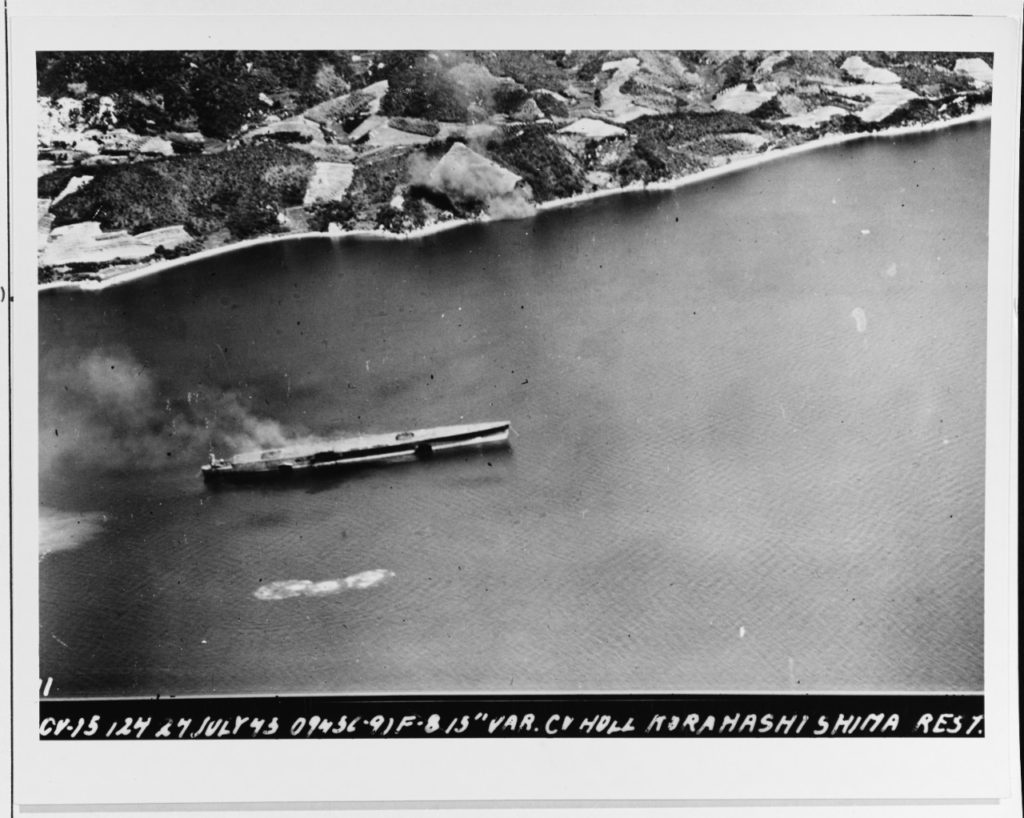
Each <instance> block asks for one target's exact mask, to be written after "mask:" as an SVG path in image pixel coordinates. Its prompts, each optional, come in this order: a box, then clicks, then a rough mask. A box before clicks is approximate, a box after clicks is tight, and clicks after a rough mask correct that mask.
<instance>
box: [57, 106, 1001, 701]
mask: <svg viewBox="0 0 1024 818" xmlns="http://www.w3.org/2000/svg"><path fill="white" fill-rule="evenodd" d="M988 169H989V128H988V125H987V124H984V123H982V124H970V125H963V126H958V127H955V128H950V129H947V130H943V131H938V132H934V133H930V134H922V135H918V136H905V137H900V138H897V139H876V140H870V141H863V142H854V143H846V144H842V145H839V146H834V147H829V148H824V149H821V150H818V151H813V152H810V153H806V154H802V155H798V156H794V157H790V158H785V159H781V160H778V161H775V162H771V163H767V164H763V165H760V166H757V167H755V168H752V169H749V170H745V171H742V172H738V173H735V174H732V175H728V176H723V177H719V178H716V179H714V180H708V181H706V182H703V183H699V184H694V185H690V186H687V187H683V188H679V189H677V190H674V191H665V192H657V193H654V192H648V193H635V194H626V195H621V196H617V197H612V198H607V199H602V200H598V201H593V202H588V203H585V204H582V205H580V206H578V207H574V208H570V209H563V210H558V211H548V212H544V213H542V214H539V215H537V216H535V217H533V218H528V219H522V220H515V221H503V222H495V223H490V224H483V225H471V226H465V227H461V228H458V229H455V230H452V231H449V232H445V233H439V234H436V235H433V236H428V237H425V238H422V239H416V240H408V241H382V240H374V239H365V238H364V239H355V238H347V239H337V238H328V237H324V238H314V239H303V240H297V241H287V242H281V243H276V244H271V245H263V246H256V247H252V248H248V249H241V250H239V251H237V252H234V253H231V254H227V255H223V256H220V257H216V258H211V259H207V260H204V261H199V262H196V263H194V264H190V265H188V266H183V267H180V268H177V269H174V270H171V271H167V272H164V273H161V274H159V275H157V276H154V277H151V278H147V279H143V280H139V281H136V282H132V283H128V284H124V285H121V286H117V287H113V288H110V289H107V290H105V291H102V292H76V291H48V292H44V293H41V294H40V296H39V309H40V339H39V354H40V372H41V375H40V386H39V388H40V432H39V434H40V462H41V465H40V496H41V505H42V508H41V510H40V515H41V527H42V531H43V542H42V543H41V558H40V566H39V570H40V592H41V598H40V675H41V678H52V679H53V683H52V690H51V695H64V696H99V695H115V696H125V695H154V694H158V693H159V694H161V695H171V694H174V695H186V694H213V695H226V694H244V693H305V692H310V693H318V692H320V693H346V692H369V693H389V692H401V691H416V692H459V691H466V692H470V691H472V692H525V691H580V690H593V691H612V690H622V691H680V692H685V691H731V690H768V691H797V690H808V691H815V690H856V691H882V690H886V691H888V690H939V689H942V690H947V689H948V690H978V689H981V688H982V686H983V677H982V657H983V650H982V647H983V631H982V618H983V593H982V592H983V587H982V585H983V582H982V580H983V575H982V564H983V556H984V531H983V510H984V473H985V469H984V434H985V429H984V408H985V406H984V386H985V308H986V274H987V235H988V234H987V227H988V212H987V211H988V204H987V203H988ZM492 419H493V420H498V419H508V420H510V421H511V423H512V427H513V430H514V431H513V434H512V438H511V447H510V448H509V449H508V450H486V451H471V452H462V453H459V454H458V455H456V456H451V457H444V458H438V459H436V460H432V461H426V462H416V463H410V464H400V465H392V466H388V467H379V468H372V469H362V470H358V471H351V472H345V473H336V474H333V475H331V476H327V477H324V478H322V479H316V480H298V481H291V482H288V481H286V482H273V483H264V484H257V485H244V486H229V485H225V486H211V485H207V484H204V483H203V481H202V480H201V479H200V477H199V467H200V466H201V465H202V463H203V462H205V461H206V458H207V456H208V454H209V452H210V450H211V447H212V448H213V450H214V451H216V453H217V454H219V455H222V456H223V455H227V454H230V453H232V450H233V449H239V448H244V447H246V446H248V445H263V444H267V445H269V444H271V443H273V442H275V441H278V440H285V439H293V438H297V437H303V436H309V435H317V436H338V435H342V434H346V433H360V432H366V431H391V430H393V431H400V430H402V429H407V428H417V427H426V426H434V425H444V424H449V423H459V422H473V421H478V420H492ZM364 572H374V573H371V574H365V575H364V578H365V581H364V582H359V581H352V582H350V583H344V582H341V583H338V584H337V585H336V586H323V587H327V588H334V590H335V591H336V592H324V593H314V594H310V593H297V594H294V595H290V596H289V595H287V594H285V595H283V596H275V595H273V594H269V593H267V592H265V591H264V592H262V593H258V592H259V591H260V589H261V588H262V589H265V588H267V587H268V586H271V587H280V586H274V585H273V584H274V583H280V582H282V581H286V580H309V581H311V582H313V583H319V582H324V581H327V580H339V579H345V578H350V577H355V576H357V575H361V574H364ZM296 587H298V586H296ZM306 587H308V585H307V586H306Z"/></svg>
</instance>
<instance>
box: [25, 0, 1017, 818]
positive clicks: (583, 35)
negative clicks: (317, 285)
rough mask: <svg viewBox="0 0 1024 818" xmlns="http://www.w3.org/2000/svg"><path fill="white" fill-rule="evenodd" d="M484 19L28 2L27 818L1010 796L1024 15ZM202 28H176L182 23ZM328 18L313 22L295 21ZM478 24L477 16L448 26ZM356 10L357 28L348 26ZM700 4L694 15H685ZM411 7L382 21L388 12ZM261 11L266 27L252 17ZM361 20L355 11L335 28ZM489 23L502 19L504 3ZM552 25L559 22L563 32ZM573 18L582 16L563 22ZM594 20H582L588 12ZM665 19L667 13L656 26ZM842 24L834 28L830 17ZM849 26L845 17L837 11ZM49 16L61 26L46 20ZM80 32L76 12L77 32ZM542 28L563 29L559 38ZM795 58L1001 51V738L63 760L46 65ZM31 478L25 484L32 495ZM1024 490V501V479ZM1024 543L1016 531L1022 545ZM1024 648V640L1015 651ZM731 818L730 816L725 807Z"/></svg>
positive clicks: (243, 745)
mask: <svg viewBox="0 0 1024 818" xmlns="http://www.w3.org/2000/svg"><path fill="white" fill-rule="evenodd" d="M524 5H527V4H519V7H518V11H517V14H516V16H506V15H501V14H489V15H488V16H486V17H481V16H479V15H478V12H479V10H480V4H479V3H472V4H469V3H468V2H455V3H445V4H434V5H432V6H430V9H431V10H432V13H430V14H424V12H423V4H422V3H412V2H394V3H384V2H381V0H374V2H373V3H369V4H366V5H365V6H364V8H370V9H372V10H373V11H375V12H378V14H374V15H367V14H364V13H363V12H362V10H361V9H359V7H358V6H356V5H355V4H353V3H346V4H344V5H339V4H337V3H334V4H328V3H308V4H305V5H303V4H301V3H298V2H294V0H293V2H291V3H289V4H287V8H288V9H289V10H290V11H292V13H290V14H286V15H281V14H279V13H278V12H279V11H280V4H274V6H272V5H271V4H269V3H260V4H258V5H254V4H248V6H247V9H248V11H249V13H248V14H247V15H246V16H234V17H232V16H216V15H214V14H211V13H210V11H211V10H214V11H217V12H221V11H222V10H225V9H227V10H228V11H230V10H231V8H232V7H231V6H229V5H227V4H225V3H216V2H212V0H204V2H189V3H185V4H182V3H179V4H176V5H175V6H174V10H175V12H178V13H171V14H166V15H164V14H160V15H158V16H157V15H153V14H152V13H151V12H149V11H147V15H146V16H142V15H139V10H140V6H139V4H138V3H131V2H127V0H125V1H124V2H111V3H107V4H104V5H103V6H101V7H99V9H100V11H102V12H106V13H108V14H109V13H110V11H111V10H114V11H117V10H118V9H120V10H121V11H122V12H124V13H126V14H129V15H131V14H134V15H137V16H117V18H116V19H111V18H109V17H106V18H103V19H97V8H98V5H97V4H92V5H91V6H89V7H87V8H85V9H83V8H82V7H81V5H80V4H76V3H70V2H47V3H39V2H35V3H29V2H16V3H13V4H12V8H11V10H10V15H11V19H10V33H9V42H10V47H11V54H10V65H11V73H10V81H11V95H12V110H11V139H12V144H11V146H10V149H11V150H12V151H13V157H14V159H15V161H14V163H13V175H12V184H13V199H12V201H13V202H15V203H24V206H21V207H13V208H12V213H11V214H10V220H11V229H12V236H13V239H12V240H13V245H14V246H13V248H12V253H13V270H14V277H15V283H16V289H15V292H14V294H15V296H16V297H17V298H18V301H17V310H16V311H15V312H14V313H13V316H12V321H13V327H12V329H13V336H14V339H15V341H14V344H15V347H14V350H13V352H14V356H15V357H14V362H13V372H12V385H13V389H14V394H15V404H14V410H13V414H14V417H13V423H14V427H13V452H14V464H15V466H16V471H15V473H16V474H18V475H19V479H17V480H15V481H14V485H13V491H14V496H13V507H14V510H15V517H16V519H15V523H16V529H15V530H16V532H17V533H16V537H15V543H14V555H13V556H14V560H13V566H12V568H13V571H14V578H15V584H14V589H15V591H14V596H15V599H14V604H15V606H16V608H15V611H16V614H15V619H14V641H15V644H14V648H15V657H16V662H15V668H14V671H15V687H14V701H15V707H14V724H13V726H14V731H15V751H16V753H15V762H16V766H15V773H16V776H17V780H16V782H15V787H16V789H15V802H16V803H25V804H31V803H35V804H79V805H81V804H115V803H116V804H125V803H127V804H145V803H165V804H174V803H177V804H181V803H184V802H192V803H197V802H198V803H204V802H205V803H215V802H236V803H237V802H244V803H247V804H249V805H254V804H256V803H263V804H275V803H276V804H281V803H287V802H307V803H308V802H319V803H321V804H323V803H336V802H349V803H351V802H362V803H364V804H367V803H369V802H379V801H384V802H390V803H391V804H392V805H394V804H396V802H402V801H410V800H411V801H416V802H420V803H423V802H450V801H471V802H474V801H475V802H478V803H480V802H494V801H515V800H523V799H530V800H532V801H534V802H536V801H537V800H543V801H552V802H564V801H565V799H575V800H578V801H583V802H593V801H594V800H595V799H597V800H611V801H616V800H618V801H621V800H622V799H629V800H633V801H638V800H648V799H653V800H661V801H665V800H680V799H686V800H692V799H700V800H707V799H726V800H730V801H733V802H734V803H735V799H747V798H756V799H794V798H800V799H854V800H858V799H876V798H882V799H906V798H914V799H921V798H928V799H936V798H937V799H963V798H1002V797H1006V796H1007V795H1009V794H1010V790H1011V770H1012V769H1013V766H1012V765H1013V760H1012V756H1011V754H1012V753H1013V752H1016V753H1017V756H1016V757H1019V748H1016V724H1017V721H1016V713H1015V707H1016V696H1015V695H1013V696H1012V697H1011V695H1010V694H1011V692H1013V693H1015V692H1016V684H1017V680H1016V677H1015V675H1014V676H1012V677H1011V674H1012V673H1014V669H1015V667H1016V651H1015V638H1016V633H1015V626H1014V621H1015V620H1013V619H1011V616H1010V614H1011V613H1013V610H1012V608H1011V603H1012V602H1013V593H1012V592H1013V590H1015V589H1014V588H1013V584H1014V580H1015V577H1016V554H1015V550H1014V549H1013V548H1012V547H1011V545H1012V544H1013V543H1014V542H1015V539H1011V518H1012V517H1014V516H1015V505H1014V504H1013V500H1014V499H1015V497H1016V495H1015V493H1014V494H1013V495H1011V493H1010V489H1011V485H1012V484H1011V481H1012V480H1013V479H1015V475H1016V462H1015V460H1012V461H1011V455H1012V453H1013V452H1015V449H1011V448H1010V447H1009V443H1010V442H1011V440H1012V439H1013V438H1012V435H1013V432H1014V430H1013V427H1012V421H1014V420H1015V416H1014V415H1013V412H1012V406H1011V401H1010V390H1011V386H1015V378H1016V370H1015V369H1012V368H1011V362H1012V363H1015V360H1012V358H1011V354H1010V353H1011V352H1012V351H1013V350H1014V349H1015V343H1016V334H1015V333H1016V319H1015V311H1014V309H1013V308H1012V307H1013V306H1015V304H1016V300H1015V299H1016V289H1015V279H1014V275H1013V273H1014V271H1015V267H1014V263H1015V259H1016V218H1015V215H1016V207H1017V201H1018V200H1017V198H1016V196H1017V179H1018V169H1017V163H1016V158H1017V155H1018V154H1017V144H1018V139H1019V131H1018V122H1019V109H1018V101H1019V87H1018V84H1019V78H1020V62H1019V61H1020V41H1019V37H1020V9H1019V7H1018V6H1017V5H1015V4H1013V3H1007V2H991V3H971V4H968V3H966V2H958V3H957V2H932V3H923V2H917V3H906V4H902V5H901V6H900V8H901V9H902V8H904V7H905V8H906V11H907V12H909V13H913V12H930V13H935V12H938V13H949V12H950V11H957V10H958V11H960V12H961V13H973V14H982V13H984V14H987V15H989V16H986V17H978V16H976V17H960V18H948V17H928V18H909V17H888V16H887V17H884V18H877V17H864V16H858V15H864V14H879V15H889V14H892V13H893V11H894V10H896V9H895V8H894V7H895V6H896V5H897V4H896V3H893V2H891V0H890V2H885V3H883V2H875V0H865V1H863V2H858V3H857V4H854V6H855V9H854V10H855V11H856V12H857V15H854V14H847V13H846V12H845V10H844V11H843V13H842V16H841V18H840V19H836V17H834V16H829V15H820V14H818V13H817V12H818V9H819V8H820V4H811V3H807V2H803V3H772V4H771V7H770V9H768V10H769V11H774V12H777V13H775V14H773V15H772V16H770V17H757V18H755V17H752V16H748V15H745V14H744V12H748V11H749V10H750V6H749V4H745V3H737V2H720V3H718V4H715V5H714V6H710V5H708V6H701V7H699V8H698V11H704V10H706V9H708V8H713V9H714V11H715V12H716V16H682V15H677V14H673V13H671V12H672V11H673V10H674V9H675V8H677V7H678V4H672V3H669V2H658V3H649V4H646V5H644V6H642V7H641V8H640V9H638V8H637V5H636V4H635V3H633V4H630V5H629V7H628V15H621V16H610V15H608V14H607V13H605V14H601V13H595V12H607V11H608V10H613V11H619V10H624V9H625V8H626V7H624V6H621V5H620V4H618V3H611V2H596V3H588V4H580V3H572V4H553V3H550V2H548V3H543V4H542V3H530V4H528V8H527V9H526V10H532V11H536V12H537V13H538V15H537V16H532V17H531V16H524V14H523V12H524ZM183 6H184V10H185V11H187V12H189V16H184V15H182V14H181V13H180V10H182V7H183ZM300 6H301V9H302V10H304V11H306V10H310V11H313V12H315V11H320V12H323V11H325V10H326V11H329V12H331V14H330V16H327V17H324V18H321V19H318V20H316V21H314V20H313V19H312V18H310V17H308V16H300V15H299V14H297V13H295V12H296V11H297V10H299V7H300ZM439 6H440V7H441V10H445V11H449V10H450V11H455V12H458V11H463V12H465V11H466V10H467V8H468V9H469V11H470V12H471V13H472V16H458V15H454V16H453V15H450V14H438V13H437V10H438V8H439ZM353 8H355V9H357V11H358V13H357V14H355V15H353V14H351V13H350V10H351V9H353ZM686 8H687V9H689V8H691V7H690V6H686ZM382 9H384V10H385V11H394V12H397V14H396V15H395V16H380V15H379V12H380V11H381V10H382ZM254 10H258V11H260V12H264V13H263V14H256V13H254ZM338 10H344V11H345V12H349V13H345V14H341V13H338ZM484 11H493V6H488V7H486V8H485V9H484ZM552 11H554V12H555V13H556V17H555V24H550V23H551V21H552V16H551V15H552ZM563 11H565V12H566V13H565V16H562V17H559V16H558V15H559V14H562V13H563ZM581 11H585V12H586V13H581ZM641 11H649V12H652V13H650V14H642V13H639V12H641ZM829 11H833V10H832V9H829ZM833 13H834V12H833ZM50 15H52V16H50ZM74 15H78V16H74ZM545 22H547V23H549V24H545ZM241 46H244V47H248V48H299V47H302V48H345V47H350V48H365V47H394V48H402V47H404V48H425V47H431V48H455V47H473V48H510V47H520V48H522V47H531V48H565V47H575V48H580V47H585V46H590V47H595V46H605V47H618V48H628V47H645V48H686V47H689V48H716V47H717V48H775V47H778V48H790V49H824V48H828V49H851V50H852V49H858V50H859V49H866V48H872V49H903V50H909V49H912V48H916V49H928V50H943V49H949V50H984V51H994V52H996V59H995V66H994V67H995V74H996V79H995V83H994V86H995V89H996V90H995V96H994V111H993V118H992V140H993V141H992V156H993V174H992V188H991V225H990V227H991V229H990V279H989V283H990V286H989V327H988V330H989V335H988V392H987V395H988V404H987V423H988V427H987V428H988V434H987V446H986V457H987V493H986V534H987V537H986V539H987V542H986V563H985V600H986V616H985V632H986V649H985V679H986V709H987V718H986V723H987V735H986V738H984V739H980V740H970V741H967V740H958V741H950V740H928V739H900V740H884V739H878V740H876V739H852V740H843V739H831V740H827V741H823V740H818V741H814V740H769V739H757V740H749V741H748V740H742V739H730V740H703V741H700V740H697V741H693V740H675V739H664V740H657V739H638V740H635V741H631V740H616V741H607V740H604V741H602V740H584V739H578V740H560V741H553V742H552V741H549V742H545V741H543V740H528V739H517V740H504V741H501V740H490V739H481V740H473V741H439V742H433V741H425V740H416V741H406V740H387V741H358V742H353V741H331V742H299V741H294V742H293V741H284V742H272V741H266V742H238V741H234V742H224V743H215V742H196V743H189V742H174V743H168V744H162V743H160V744H158V743H152V742H146V743H139V744H129V743H114V744H107V743H101V744H96V743H82V744H74V743H47V744H42V743H40V742H39V741H38V739H37V738H36V731H37V727H38V725H37V708H36V701H37V695H38V680H37V678H36V674H37V664H38V663H37V660H36V657H37V656H38V645H37V635H38V556H37V549H36V547H35V540H36V534H37V525H38V523H37V518H36V509H37V508H38V489H37V484H36V481H35V480H34V479H31V476H34V475H36V474H37V473H38V471H37V457H38V453H37V441H38V437H37V434H36V425H37V399H38V395H37V392H36V387H35V384H37V382H38V379H37V375H38V372H37V369H38V360H37V357H36V355H35V354H34V353H35V350H36V340H35V339H36V338H37V329H38V327H37V303H36V296H35V292H36V285H35V270H36V260H35V235H36V229H35V207H34V199H35V161H34V156H35V94H34V81H33V64H34V60H33V54H34V52H35V51H36V50H44V49H48V50H59V49H67V48H75V49H97V48H117V47H121V48H164V49H167V48H234V47H241ZM20 475H26V476H27V477H28V479H21V477H20ZM1013 487H1015V484H1013ZM1012 530H1013V532H1014V533H1015V531H1016V529H1015V528H1013V529H1012ZM1011 640H1012V641H1011ZM714 814H716V815H722V814H725V813H724V812H721V813H720V812H715V813H714Z"/></svg>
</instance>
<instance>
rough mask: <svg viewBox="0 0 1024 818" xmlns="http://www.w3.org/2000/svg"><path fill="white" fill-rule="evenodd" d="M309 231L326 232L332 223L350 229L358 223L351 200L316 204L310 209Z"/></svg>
mask: <svg viewBox="0 0 1024 818" xmlns="http://www.w3.org/2000/svg"><path fill="white" fill-rule="evenodd" d="M308 213H309V217H308V220H309V229H310V230H317V231H319V232H321V233H323V232H325V231H326V230H327V228H328V227H329V226H330V225H331V223H334V224H338V225H341V227H342V228H349V227H351V226H352V225H353V224H355V221H356V209H355V206H354V205H353V204H352V200H351V199H341V200H340V201H337V200H336V201H330V202H314V203H313V204H312V205H311V206H310V207H309V208H308Z"/></svg>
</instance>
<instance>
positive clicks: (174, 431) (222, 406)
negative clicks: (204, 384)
mask: <svg viewBox="0 0 1024 818" xmlns="http://www.w3.org/2000/svg"><path fill="white" fill-rule="evenodd" d="M40 379H41V380H42V381H44V382H48V384H49V385H48V386H47V387H46V388H44V389H42V390H41V392H40V394H41V395H44V396H49V398H48V399H46V398H44V399H43V400H42V402H41V404H40V447H39V449H40V464H39V465H40V472H41V473H42V474H45V473H46V471H47V470H48V469H49V468H51V467H53V466H55V465H56V464H57V463H58V461H60V462H67V461H71V462H74V461H75V460H78V461H82V462H87V463H89V464H91V465H96V464H102V465H104V466H106V467H107V468H111V469H125V468H132V469H136V468H138V469H146V468H154V467H159V466H160V465H161V464H165V463H167V462H168V461H170V460H187V461H188V462H189V463H190V465H194V464H195V463H196V461H197V460H202V459H203V458H204V457H205V456H206V454H207V453H208V452H211V451H214V452H217V453H218V454H220V455H226V454H230V453H234V452H238V451H243V450H246V449H252V448H268V447H277V446H282V445H291V444H296V443H306V442H314V441H315V440H316V439H315V438H312V437H310V436H308V435H304V434H303V433H302V432H301V431H300V430H291V429H288V428H286V427H284V426H282V425H281V424H280V423H278V422H276V421H274V420H270V419H268V418H263V417H260V416H258V415H256V414H255V413H253V412H252V411H251V410H250V409H249V408H248V406H247V405H246V402H245V400H244V399H243V398H242V397H241V396H240V395H238V394H237V393H234V392H230V391H228V392H219V391H218V392H215V393H212V392H209V391H203V390H202V389H199V390H197V391H195V392H189V393H187V394H185V395H180V394H174V395H171V394H168V393H167V392H166V391H165V390H164V389H163V388H162V386H161V384H160V380H159V378H158V377H157V375H156V373H154V372H153V371H152V370H150V369H149V368H148V367H147V366H146V365H144V364H142V363H140V362H139V361H138V360H136V359H135V358H134V356H132V355H131V353H129V352H127V351H125V350H110V349H97V350H93V351H92V352H90V353H89V354H88V355H86V356H85V357H84V358H82V359H80V360H78V361H74V362H63V363H59V364H54V363H53V362H52V361H46V360H43V361H42V362H41V366H40Z"/></svg>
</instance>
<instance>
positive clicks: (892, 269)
mask: <svg viewBox="0 0 1024 818" xmlns="http://www.w3.org/2000/svg"><path fill="white" fill-rule="evenodd" d="M885 274H886V275H887V276H889V278H892V277H893V276H895V275H896V262H895V261H894V262H893V263H892V264H890V265H889V266H888V267H886V268H885Z"/></svg>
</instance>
